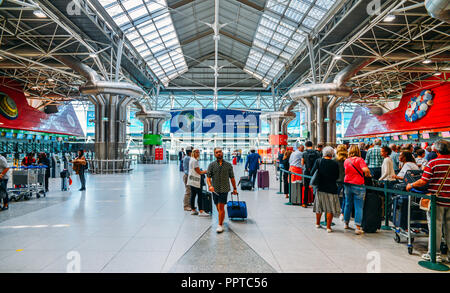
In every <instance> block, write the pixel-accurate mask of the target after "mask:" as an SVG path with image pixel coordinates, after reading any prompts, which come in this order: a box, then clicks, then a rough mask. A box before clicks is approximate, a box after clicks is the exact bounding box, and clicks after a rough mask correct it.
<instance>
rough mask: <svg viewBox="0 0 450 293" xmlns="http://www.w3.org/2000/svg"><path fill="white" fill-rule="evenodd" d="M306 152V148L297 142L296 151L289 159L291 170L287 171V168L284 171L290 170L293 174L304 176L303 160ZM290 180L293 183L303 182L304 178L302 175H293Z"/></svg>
mask: <svg viewBox="0 0 450 293" xmlns="http://www.w3.org/2000/svg"><path fill="white" fill-rule="evenodd" d="M304 150H305V147H304V146H303V145H302V144H301V143H300V142H297V143H296V149H295V151H294V152H293V153H291V155H290V157H289V169H286V167H285V168H284V169H285V170H289V171H291V172H292V173H296V174H303V169H302V158H303V151H304ZM288 175H289V174H288ZM290 180H291V182H292V183H293V182H295V181H298V180H302V177H301V176H300V175H295V174H292V175H291V178H290Z"/></svg>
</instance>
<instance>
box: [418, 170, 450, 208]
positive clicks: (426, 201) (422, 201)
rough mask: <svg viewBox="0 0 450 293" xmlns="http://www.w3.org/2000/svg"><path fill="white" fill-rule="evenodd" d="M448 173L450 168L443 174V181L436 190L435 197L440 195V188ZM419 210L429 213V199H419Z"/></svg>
mask: <svg viewBox="0 0 450 293" xmlns="http://www.w3.org/2000/svg"><path fill="white" fill-rule="evenodd" d="M449 173H450V166H449V167H448V169H447V173H446V174H445V176H444V179H443V180H442V182H441V184H440V185H439V188H438V190H437V191H436V197H438V196H439V194H440V193H441V190H442V187H444V184H445V181H446V180H447V177H448V175H449ZM419 208H420V209H421V210H424V211H427V212H429V211H430V208H431V200H430V199H429V198H421V199H420V202H419Z"/></svg>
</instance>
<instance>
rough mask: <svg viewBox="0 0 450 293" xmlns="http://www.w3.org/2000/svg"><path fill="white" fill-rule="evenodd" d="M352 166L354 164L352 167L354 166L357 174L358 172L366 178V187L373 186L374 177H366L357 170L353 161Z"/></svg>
mask: <svg viewBox="0 0 450 293" xmlns="http://www.w3.org/2000/svg"><path fill="white" fill-rule="evenodd" d="M350 164H352V166H353V168H355V170H356V172H358V174H359V175H361V177H362V178H364V185H366V186H372V185H373V182H372V177H367V176H364V173H362V172H360V171H359V170H358V168H356V167H355V165H353V163H352V161H350Z"/></svg>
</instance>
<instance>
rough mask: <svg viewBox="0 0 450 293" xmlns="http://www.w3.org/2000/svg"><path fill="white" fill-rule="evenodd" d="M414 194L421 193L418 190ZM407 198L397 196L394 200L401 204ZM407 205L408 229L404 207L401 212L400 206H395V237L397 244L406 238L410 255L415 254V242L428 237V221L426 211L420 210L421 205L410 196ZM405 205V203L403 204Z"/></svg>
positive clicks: (414, 190)
mask: <svg viewBox="0 0 450 293" xmlns="http://www.w3.org/2000/svg"><path fill="white" fill-rule="evenodd" d="M412 191H413V192H416V193H421V194H423V193H424V192H421V191H419V190H416V189H412ZM404 200H405V197H404V196H401V195H397V196H395V198H394V203H396V202H397V203H399V202H401V201H404ZM407 201H408V202H407V204H406V210H407V217H406V227H405V226H404V223H402V220H401V218H402V215H401V213H402V212H404V210H403V211H402V207H400V211H399V209H398V206H394V209H393V223H394V226H395V229H394V232H395V237H394V240H395V242H397V243H400V241H401V237H406V239H407V241H408V244H407V247H408V253H409V254H412V253H413V244H412V243H413V242H414V239H415V238H422V237H428V232H429V231H428V221H427V219H426V214H425V211H422V210H420V209H419V204H418V203H417V202H415V201H413V200H412V197H411V196H408V200H407ZM402 204H404V203H402Z"/></svg>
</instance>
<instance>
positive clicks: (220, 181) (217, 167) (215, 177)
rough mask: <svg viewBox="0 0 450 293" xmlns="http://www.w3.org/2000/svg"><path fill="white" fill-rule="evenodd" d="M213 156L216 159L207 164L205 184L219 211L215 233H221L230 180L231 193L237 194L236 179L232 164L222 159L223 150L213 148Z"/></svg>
mask: <svg viewBox="0 0 450 293" xmlns="http://www.w3.org/2000/svg"><path fill="white" fill-rule="evenodd" d="M214 156H215V157H216V161H214V162H212V163H211V164H209V166H208V172H207V175H206V176H207V179H206V181H207V184H208V187H209V191H210V192H212V193H213V198H214V204H215V205H216V208H217V211H218V213H219V225H218V226H217V230H216V232H217V233H222V232H223V231H224V229H223V221H224V220H225V205H226V204H227V198H228V192H230V182H229V181H231V184H232V185H233V193H232V194H234V195H237V194H238V193H237V188H236V180H235V178H234V172H233V165H231V164H230V163H229V162H227V161H225V160H224V159H223V151H222V149H221V148H219V147H216V148H214Z"/></svg>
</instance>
